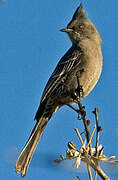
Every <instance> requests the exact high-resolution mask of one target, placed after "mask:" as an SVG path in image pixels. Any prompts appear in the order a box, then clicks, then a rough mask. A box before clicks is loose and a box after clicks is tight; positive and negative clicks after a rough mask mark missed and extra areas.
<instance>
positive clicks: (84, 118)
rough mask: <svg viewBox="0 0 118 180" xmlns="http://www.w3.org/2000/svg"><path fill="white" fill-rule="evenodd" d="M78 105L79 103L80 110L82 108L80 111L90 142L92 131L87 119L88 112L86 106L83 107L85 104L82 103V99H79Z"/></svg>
mask: <svg viewBox="0 0 118 180" xmlns="http://www.w3.org/2000/svg"><path fill="white" fill-rule="evenodd" d="M78 105H79V110H80V113H81V119H82V120H83V123H84V127H85V131H86V138H87V142H89V140H90V133H89V129H88V124H87V121H86V112H85V111H84V108H83V106H82V104H81V101H78Z"/></svg>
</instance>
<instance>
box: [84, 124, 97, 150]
mask: <svg viewBox="0 0 118 180" xmlns="http://www.w3.org/2000/svg"><path fill="white" fill-rule="evenodd" d="M95 129H96V126H94V128H93V132H92V134H91V137H90V140H89V142H88V144H87V147H86V148H88V147H89V145H90V143H91V140H92V137H93V134H94V132H95Z"/></svg>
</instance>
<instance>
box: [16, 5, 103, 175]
mask: <svg viewBox="0 0 118 180" xmlns="http://www.w3.org/2000/svg"><path fill="white" fill-rule="evenodd" d="M61 31H62V32H66V33H67V34H68V36H69V38H70V40H71V42H72V46H71V48H70V49H69V50H68V51H67V52H66V54H65V55H64V56H63V57H62V58H61V59H60V61H59V62H58V64H57V66H56V68H55V70H54V72H53V73H52V75H51V77H50V78H49V80H48V82H47V85H46V87H45V89H44V92H43V95H42V98H41V101H40V105H39V108H38V111H37V113H36V116H35V119H36V125H35V127H34V129H33V131H32V133H31V135H30V137H29V139H28V141H27V143H26V145H25V147H24V149H23V151H22V152H21V154H20V156H19V158H18V160H17V161H16V172H18V173H21V176H25V174H26V171H27V169H28V166H29V163H30V161H31V159H32V155H33V153H34V151H35V148H36V146H37V144H38V142H39V140H40V138H41V136H42V133H43V131H44V129H45V126H46V124H47V123H48V121H49V119H50V118H51V117H52V115H53V114H54V113H55V112H56V111H57V110H58V109H59V108H60V107H61V106H63V105H68V104H73V103H77V100H78V98H77V97H78V95H79V93H80V92H78V89H79V88H78V86H81V87H82V92H83V93H82V94H81V98H83V97H85V96H87V95H88V94H89V93H90V92H91V90H92V89H93V88H94V86H95V85H96V83H97V81H98V79H99V77H100V74H101V71H102V52H101V43H102V40H101V38H100V35H99V33H98V31H97V29H96V27H95V26H94V25H93V23H92V22H91V21H90V19H88V17H87V15H86V13H85V11H84V9H83V5H82V4H81V5H80V6H79V7H78V8H77V10H76V12H75V13H74V15H73V17H72V20H71V21H70V23H69V24H68V25H67V27H66V28H65V29H62V30H61ZM78 80H79V85H78Z"/></svg>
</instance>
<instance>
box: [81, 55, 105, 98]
mask: <svg viewBox="0 0 118 180" xmlns="http://www.w3.org/2000/svg"><path fill="white" fill-rule="evenodd" d="M88 62H90V63H88V64H87V66H86V68H85V72H84V73H83V74H82V76H81V78H80V85H81V86H82V88H83V97H85V96H87V95H88V94H89V93H90V92H91V91H92V89H93V88H94V86H95V85H96V84H97V82H98V80H99V78H100V75H101V71H102V56H99V59H98V58H97V57H96V58H93V61H92V60H90V61H88Z"/></svg>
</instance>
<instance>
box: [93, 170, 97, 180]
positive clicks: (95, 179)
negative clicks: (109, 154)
mask: <svg viewBox="0 0 118 180" xmlns="http://www.w3.org/2000/svg"><path fill="white" fill-rule="evenodd" d="M97 175H98V173H97V171H95V178H94V180H97Z"/></svg>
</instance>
